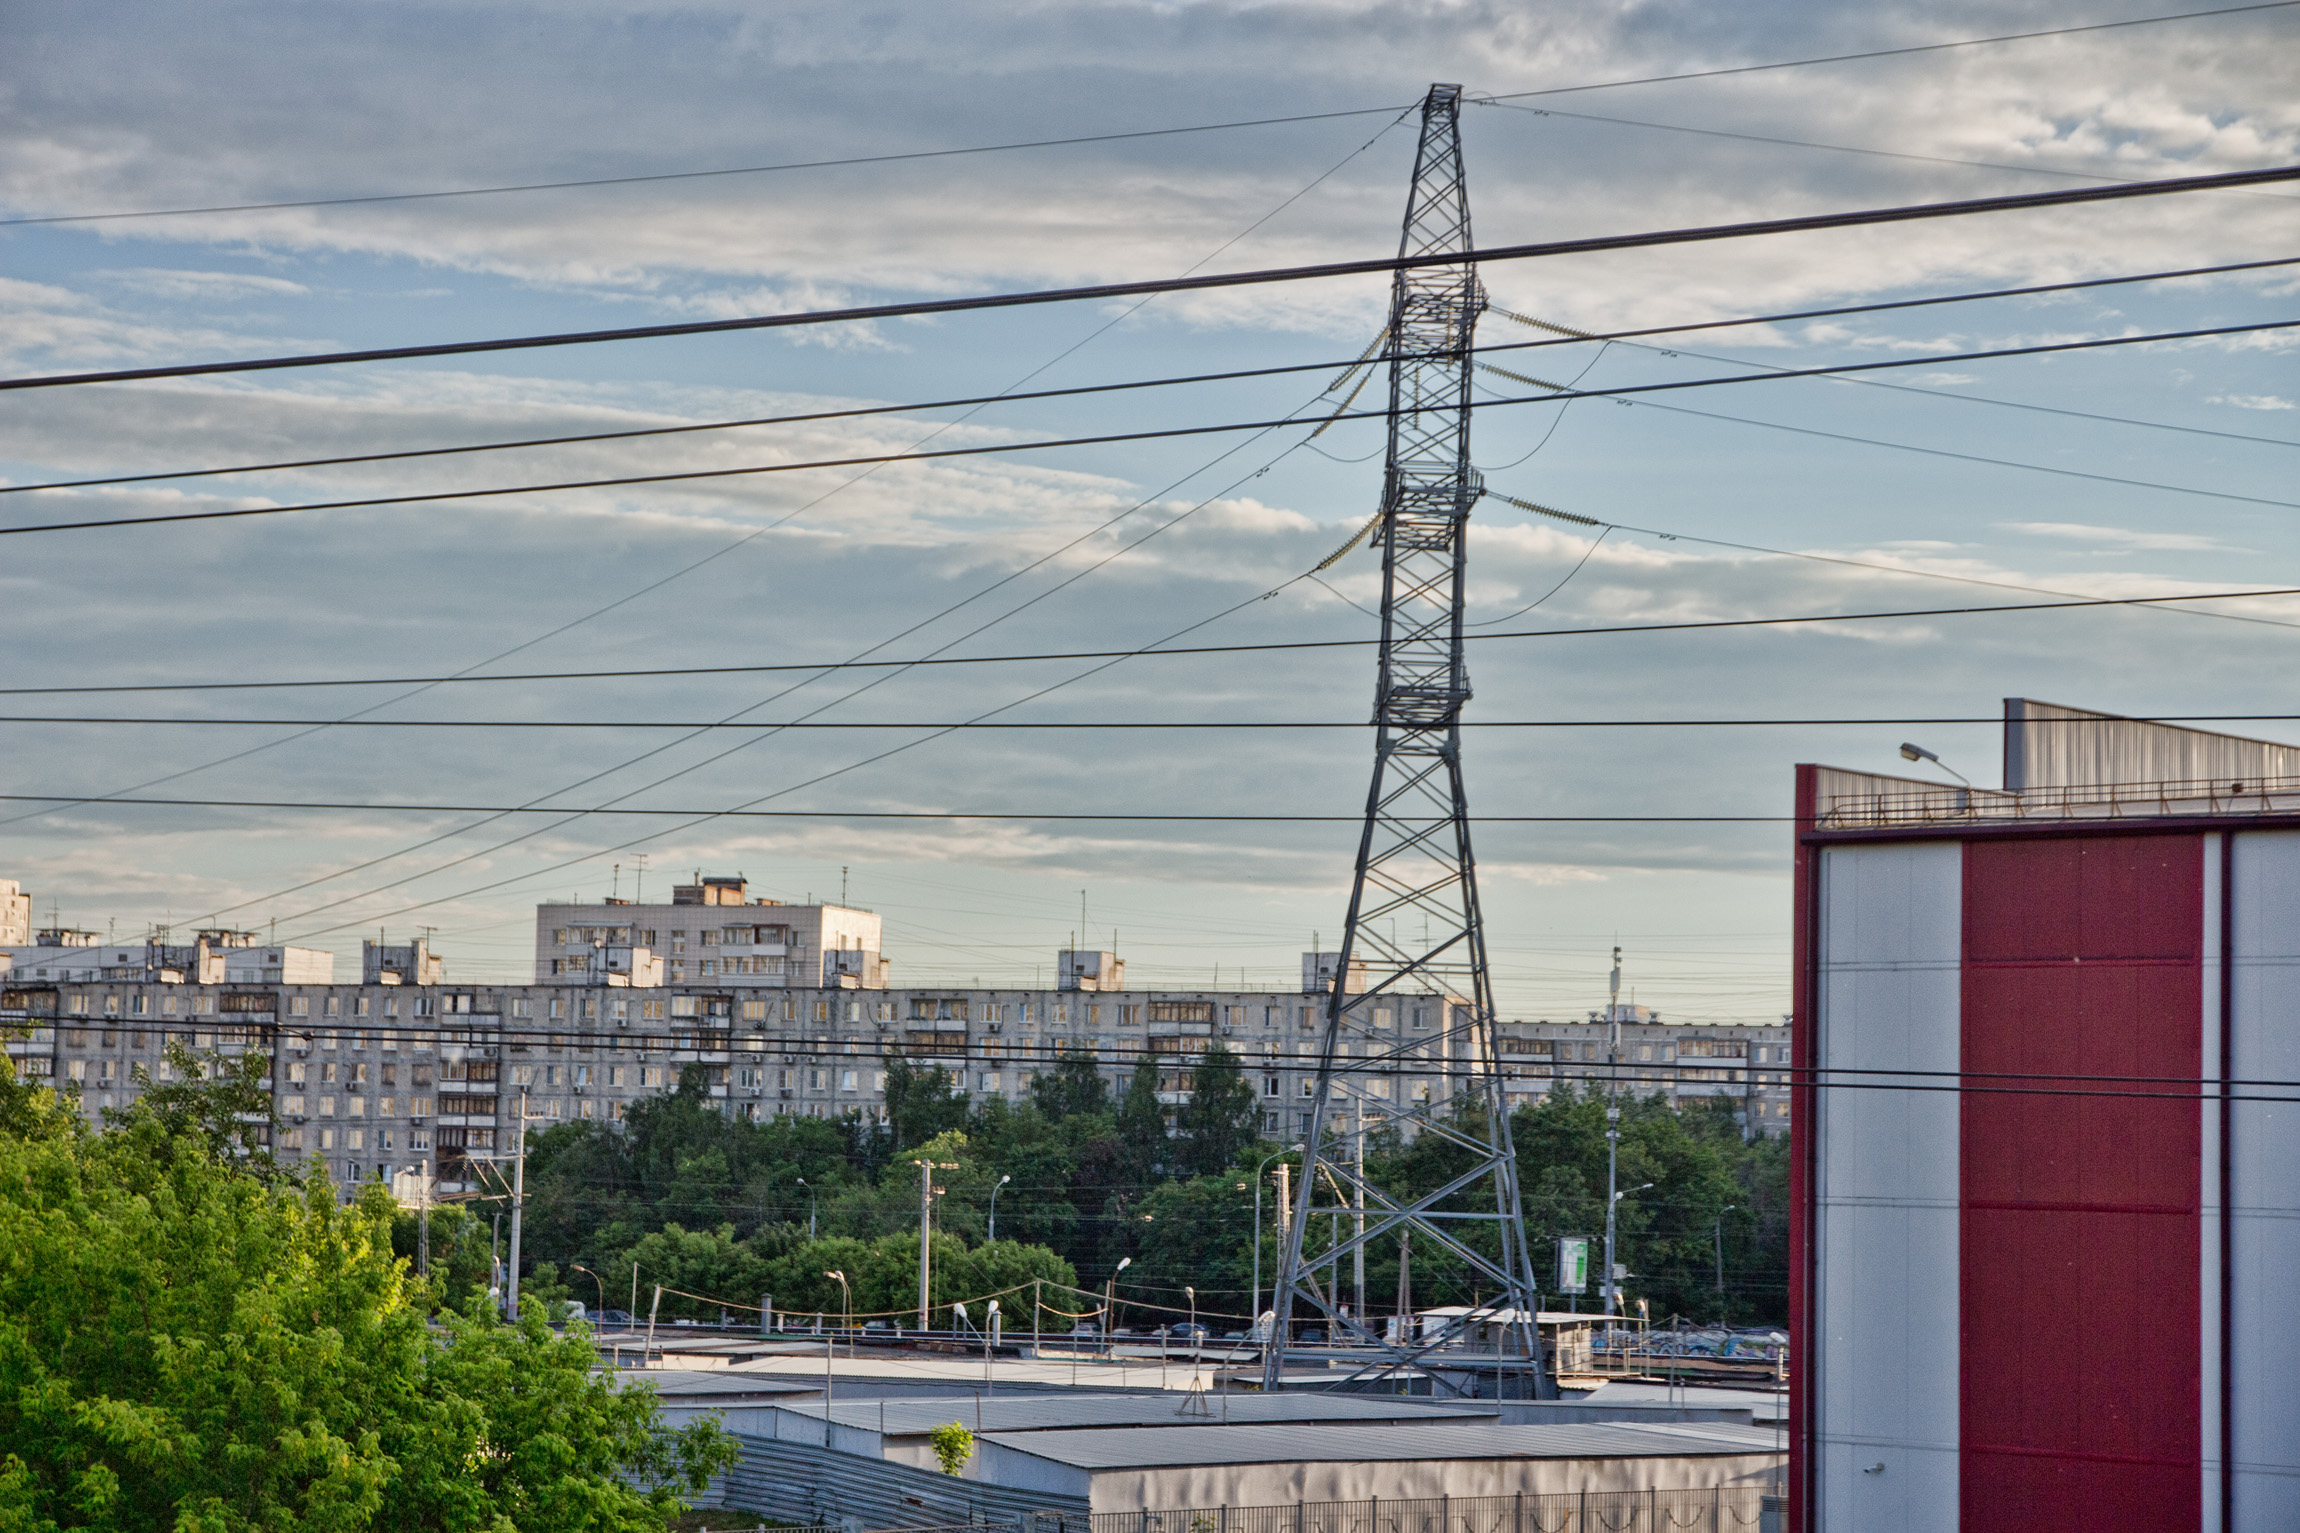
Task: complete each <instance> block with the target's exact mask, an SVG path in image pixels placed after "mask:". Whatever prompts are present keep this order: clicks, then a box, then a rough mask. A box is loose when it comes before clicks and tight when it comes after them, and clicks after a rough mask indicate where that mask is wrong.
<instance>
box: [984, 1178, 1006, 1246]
mask: <svg viewBox="0 0 2300 1533" xmlns="http://www.w3.org/2000/svg"><path fill="white" fill-rule="evenodd" d="M1013 1180H1014V1178H1013V1177H1011V1176H1002V1177H1000V1178H999V1179H998V1180H997V1182H996V1183H994V1184H993V1185H992V1187H991V1189H990V1233H989V1234H988V1235H986V1236H985V1237H984V1238H983V1244H984V1245H989V1244H990V1243H991V1242H992V1241H995V1240H996V1239H998V1189H999V1188H1001V1187H1004V1186H1005V1185H1006V1184H1007V1183H1008V1182H1011V1181H1013Z"/></svg>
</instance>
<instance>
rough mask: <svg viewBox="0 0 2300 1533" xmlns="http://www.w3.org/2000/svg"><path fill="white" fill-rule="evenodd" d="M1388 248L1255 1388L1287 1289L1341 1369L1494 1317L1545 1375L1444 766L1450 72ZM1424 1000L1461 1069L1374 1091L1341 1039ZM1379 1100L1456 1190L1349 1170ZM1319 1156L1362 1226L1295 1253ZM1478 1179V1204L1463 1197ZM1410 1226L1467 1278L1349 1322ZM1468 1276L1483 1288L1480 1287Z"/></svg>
mask: <svg viewBox="0 0 2300 1533" xmlns="http://www.w3.org/2000/svg"><path fill="white" fill-rule="evenodd" d="M1398 248H1399V254H1400V255H1401V256H1405V257H1408V258H1412V257H1435V258H1439V264H1431V265H1419V264H1417V265H1415V266H1412V267H1408V268H1405V269H1402V270H1400V271H1398V272H1397V273H1396V274H1395V276H1394V277H1393V278H1392V282H1391V300H1390V322H1389V328H1388V330H1387V331H1386V348H1387V350H1386V360H1387V361H1388V364H1389V375H1390V395H1389V410H1388V419H1389V443H1388V454H1387V457H1386V459H1385V463H1384V468H1383V477H1382V498H1381V506H1380V510H1379V511H1378V513H1377V514H1376V517H1375V521H1374V524H1373V539H1372V546H1373V547H1375V548H1377V549H1379V550H1380V552H1381V557H1382V606H1381V638H1380V650H1379V657H1378V660H1377V669H1376V679H1375V685H1374V723H1375V726H1376V734H1375V737H1374V771H1373V782H1372V785H1371V786H1370V787H1369V788H1368V790H1367V794H1366V815H1365V824H1364V828H1363V829H1362V830H1361V831H1360V833H1359V839H1358V856H1357V869H1356V874H1355V877H1354V878H1353V880H1352V884H1351V888H1350V904H1349V919H1348V923H1347V924H1346V925H1345V926H1344V927H1343V928H1342V941H1341V949H1340V951H1339V952H1338V953H1337V954H1336V957H1335V963H1334V973H1333V976H1332V979H1331V981H1330V984H1329V988H1328V989H1327V992H1326V1004H1325V1007H1324V1011H1325V1019H1324V1028H1323V1032H1322V1036H1321V1044H1320V1051H1319V1061H1318V1077H1317V1084H1316V1085H1315V1087H1314V1088H1313V1089H1312V1093H1311V1103H1310V1111H1309V1113H1308V1120H1309V1121H1308V1122H1307V1123H1306V1124H1305V1125H1304V1129H1305V1132H1304V1133H1303V1134H1302V1136H1301V1138H1302V1143H1303V1146H1304V1148H1303V1152H1302V1159H1303V1164H1302V1180H1301V1183H1300V1185H1299V1186H1298V1187H1296V1188H1295V1189H1293V1192H1292V1195H1291V1196H1292V1202H1293V1217H1292V1218H1291V1220H1289V1221H1288V1222H1287V1225H1286V1226H1285V1229H1286V1235H1285V1241H1284V1245H1283V1246H1282V1247H1281V1251H1280V1257H1279V1266H1278V1281H1277V1285H1276V1288H1275V1290H1274V1291H1273V1293H1272V1298H1273V1300H1274V1303H1273V1305H1272V1309H1273V1311H1274V1320H1273V1330H1272V1333H1271V1337H1270V1344H1269V1345H1268V1346H1267V1347H1265V1348H1264V1349H1263V1355H1262V1387H1263V1388H1264V1389H1265V1390H1269V1391H1275V1390H1277V1389H1278V1388H1279V1387H1280V1385H1281V1382H1282V1380H1283V1377H1284V1371H1285V1366H1286V1362H1287V1355H1288V1352H1289V1346H1288V1343H1289V1342H1290V1341H1291V1339H1292V1336H1293V1332H1294V1327H1295V1325H1296V1324H1298V1323H1299V1321H1298V1320H1297V1318H1296V1313H1295V1312H1296V1309H1297V1308H1298V1307H1302V1308H1308V1309H1310V1310H1312V1311H1313V1313H1312V1314H1311V1315H1307V1316H1303V1317H1302V1319H1305V1320H1308V1321H1310V1323H1313V1324H1322V1325H1323V1326H1324V1327H1325V1328H1326V1330H1325V1334H1326V1336H1327V1337H1329V1338H1331V1339H1332V1340H1334V1341H1336V1342H1342V1341H1346V1342H1349V1343H1352V1344H1354V1346H1355V1348H1356V1349H1358V1351H1359V1354H1360V1355H1361V1356H1366V1355H1368V1354H1370V1360H1369V1361H1367V1362H1365V1363H1364V1364H1362V1365H1361V1366H1360V1367H1358V1368H1357V1369H1356V1370H1355V1371H1354V1372H1353V1373H1352V1374H1350V1375H1348V1378H1349V1379H1361V1378H1366V1377H1368V1376H1374V1375H1381V1376H1389V1375H1394V1374H1395V1373H1396V1372H1397V1371H1398V1370H1399V1369H1401V1368H1408V1367H1414V1366H1417V1365H1418V1364H1419V1363H1420V1362H1421V1360H1422V1358H1423V1357H1424V1355H1425V1354H1427V1353H1428V1352H1429V1351H1430V1350H1432V1349H1433V1348H1437V1347H1443V1346H1445V1345H1447V1344H1449V1343H1453V1342H1456V1341H1459V1340H1461V1339H1462V1338H1464V1337H1465V1336H1468V1335H1473V1334H1475V1332H1476V1331H1478V1330H1481V1329H1483V1328H1484V1327H1486V1326H1492V1327H1494V1328H1495V1330H1496V1331H1504V1330H1506V1331H1507V1332H1508V1333H1509V1334H1508V1339H1507V1343H1506V1344H1503V1343H1502V1342H1501V1341H1500V1339H1499V1338H1498V1337H1497V1345H1496V1352H1497V1356H1496V1360H1495V1366H1496V1368H1497V1369H1498V1368H1500V1367H1502V1366H1503V1364H1502V1362H1501V1358H1500V1356H1499V1354H1500V1353H1503V1352H1514V1353H1515V1354H1516V1357H1517V1359H1518V1360H1519V1361H1518V1363H1517V1366H1518V1367H1519V1368H1521V1369H1523V1370H1524V1371H1525V1372H1526V1373H1528V1374H1530V1375H1532V1378H1531V1380H1530V1382H1532V1383H1533V1384H1534V1387H1535V1390H1536V1392H1537V1393H1539V1394H1543V1395H1548V1394H1550V1393H1551V1390H1550V1389H1549V1388H1548V1387H1547V1383H1548V1381H1547V1379H1546V1378H1545V1377H1544V1376H1543V1373H1542V1366H1541V1361H1540V1357H1541V1354H1540V1341H1539V1338H1538V1334H1537V1331H1536V1328H1535V1325H1534V1322H1533V1311H1534V1303H1535V1299H1534V1295H1535V1292H1536V1289H1535V1286H1534V1281H1533V1262H1532V1257H1531V1253H1530V1252H1529V1251H1528V1250H1527V1248H1526V1243H1525V1221H1524V1215H1523V1212H1522V1210H1521V1208H1520V1205H1519V1201H1518V1188H1517V1153H1516V1151H1515V1149H1514V1148H1513V1147H1512V1145H1511V1142H1510V1132H1509V1102H1508V1099H1507V1097H1506V1096H1505V1094H1504V1092H1503V1081H1502V1076H1501V1063H1500V1059H1499V1056H1498V1052H1497V1050H1496V1048H1495V1043H1494V1002H1493V981H1492V977H1491V974H1490V973H1489V971H1488V968H1487V962H1486V939H1485V918H1484V915H1483V912H1482V910H1481V908H1480V906H1479V903H1478V893H1477V864H1476V860H1475V858H1474V857H1473V856H1472V855H1471V851H1470V822H1469V806H1468V800H1467V796H1466V793H1465V791H1464V788H1463V784H1462V766H1461V715H1462V710H1463V708H1464V707H1465V706H1466V705H1467V704H1468V702H1469V699H1470V685H1469V672H1468V665H1467V661H1466V658H1465V655H1464V652H1463V644H1462V624H1463V608H1464V601H1465V585H1466V581H1467V577H1468V569H1467V562H1466V561H1467V556H1468V531H1469V516H1470V510H1471V508H1472V507H1473V506H1474V505H1475V504H1476V503H1477V500H1478V497H1479V496H1480V495H1482V494H1483V493H1484V484H1483V481H1482V480H1481V479H1480V477H1479V475H1478V473H1477V470H1476V469H1474V468H1473V467H1471V465H1470V449H1469V431H1470V381H1471V368H1472V365H1473V354H1472V350H1471V348H1472V345H1473V343H1474V337H1475V333H1476V328H1477V317H1478V314H1479V313H1480V311H1482V310H1483V309H1484V308H1485V306H1486V300H1485V291H1484V289H1483V288H1482V287H1481V286H1480V284H1479V282H1478V278H1477V269H1476V266H1475V265H1474V264H1473V262H1472V260H1471V259H1470V257H1471V253H1472V252H1473V251H1474V250H1475V249H1476V246H1475V244H1474V242H1473V241H1472V239H1471V237H1470V221H1469V196H1468V192H1467V190H1466V188H1465V186H1464V183H1463V178H1462V159H1461V87H1460V86H1458V85H1433V86H1431V87H1430V90H1429V94H1428V96H1427V97H1425V98H1424V100H1423V102H1422V108H1421V142H1420V146H1419V148H1418V149H1417V151H1416V153H1415V156H1414V171H1413V180H1412V183H1411V190H1410V192H1409V193H1408V195H1407V200H1406V216H1405V231H1404V234H1403V236H1402V238H1401V239H1400V241H1399V247H1398ZM1445 257H1452V258H1453V259H1452V260H1451V261H1450V262H1449V261H1445V260H1444V258H1445ZM1417 912H1418V913H1420V914H1422V915H1424V916H1426V917H1427V918H1428V920H1429V928H1428V930H1429V935H1428V937H1427V938H1426V939H1424V938H1422V937H1420V935H1419V934H1418V933H1417V934H1416V940H1415V941H1414V942H1412V943H1406V942H1404V941H1402V939H1401V937H1400V935H1399V925H1400V923H1399V922H1398V919H1397V918H1398V916H1399V915H1400V914H1401V913H1403V914H1407V915H1411V914H1414V913H1417ZM1407 929H1408V930H1411V929H1412V928H1411V927H1410V926H1409V927H1408V928H1407ZM1354 965H1363V970H1362V972H1363V974H1364V976H1365V978H1364V982H1363V988H1362V989H1360V990H1358V991H1357V992H1356V993H1352V990H1351V983H1350V977H1351V970H1352V968H1353V966H1354ZM1313 978H1315V976H1313ZM1425 1002H1426V1003H1427V1004H1428V1005H1429V1006H1430V1007H1431V1008H1432V1009H1433V1010H1434V1011H1435V1013H1436V1015H1435V1016H1434V1017H1433V1018H1432V1019H1431V1020H1432V1021H1433V1022H1434V1023H1435V1024H1436V1025H1437V1029H1438V1033H1439V1036H1438V1037H1437V1038H1435V1039H1431V1040H1429V1041H1430V1042H1432V1043H1434V1044H1435V1047H1434V1049H1432V1050H1431V1052H1432V1053H1433V1054H1434V1055H1435V1056H1436V1057H1439V1058H1444V1059H1447V1060H1450V1061H1452V1062H1453V1068H1454V1069H1455V1070H1457V1071H1458V1072H1460V1073H1459V1074H1458V1075H1456V1076H1455V1077H1454V1078H1453V1079H1452V1080H1451V1081H1449V1082H1448V1085H1449V1087H1450V1088H1451V1089H1450V1091H1449V1092H1448V1093H1447V1094H1446V1095H1444V1096H1439V1095H1438V1094H1436V1093H1433V1094H1432V1099H1431V1100H1430V1101H1429V1102H1427V1103H1411V1104H1409V1103H1399V1102H1394V1101H1386V1100H1382V1099H1379V1098H1371V1097H1370V1092H1369V1087H1370V1086H1371V1084H1372V1083H1373V1079H1374V1078H1375V1077H1374V1076H1373V1075H1372V1073H1371V1072H1372V1071H1373V1070H1374V1068H1375V1067H1373V1066H1370V1065H1366V1064H1363V1063H1361V1062H1360V1060H1358V1059H1357V1058H1354V1057H1348V1056H1352V1055H1355V1054H1356V1052H1357V1051H1356V1050H1354V1049H1353V1048H1352V1047H1351V1044H1353V1043H1356V1042H1360V1041H1362V1042H1364V1043H1365V1044H1366V1048H1365V1051H1364V1053H1365V1056H1366V1057H1367V1058H1369V1059H1390V1060H1395V1059H1398V1058H1400V1057H1401V1056H1402V1055H1403V1054H1404V1053H1405V1052H1406V1051H1408V1050H1412V1051H1416V1052H1418V1051H1419V1050H1420V1048H1421V1047H1422V1046H1423V1044H1424V1040H1425V1039H1426V1038H1428V1035H1427V1034H1423V1035H1419V1036H1412V1037H1410V1038H1407V1037H1406V1035H1404V1033H1403V1030H1402V1029H1401V1028H1400V1027H1399V1026H1398V1024H1399V1022H1400V1021H1402V1020H1403V1019H1402V1017H1401V1016H1400V1012H1401V1010H1404V1009H1407V1008H1408V1007H1411V1006H1416V1005H1421V1004H1424V1003H1425ZM1345 1101H1346V1102H1347V1104H1348V1105H1347V1106H1345V1105H1344V1102H1345ZM1401 1109H1403V1111H1401ZM1377 1115H1379V1116H1380V1117H1381V1118H1382V1119H1384V1120H1385V1121H1387V1122H1398V1121H1399V1120H1400V1119H1413V1120H1418V1122H1419V1124H1420V1125H1421V1126H1423V1127H1426V1128H1428V1129H1429V1130H1430V1131H1432V1132H1434V1133H1438V1134H1440V1135H1442V1137H1443V1138H1444V1139H1446V1140H1447V1141H1449V1142H1450V1143H1451V1144H1452V1145H1453V1146H1454V1147H1455V1148H1456V1150H1457V1153H1458V1154H1459V1156H1460V1158H1459V1160H1457V1161H1456V1163H1455V1168H1456V1180H1455V1181H1454V1183H1453V1188H1454V1190H1455V1192H1456V1194H1457V1196H1456V1197H1453V1198H1449V1199H1447V1200H1446V1201H1447V1202H1448V1203H1449V1204H1452V1205H1453V1207H1451V1208H1448V1209H1440V1208H1435V1207H1426V1206H1423V1205H1422V1204H1420V1203H1417V1202H1416V1201H1415V1200H1413V1199H1410V1198H1409V1199H1407V1200H1405V1201H1404V1202H1400V1201H1399V1200H1398V1199H1396V1198H1393V1197H1391V1196H1390V1195H1389V1194H1387V1193H1386V1192H1384V1191H1383V1190H1382V1189H1381V1188H1380V1187H1378V1186H1376V1185H1374V1183H1373V1182H1371V1181H1370V1180H1368V1178H1367V1176H1366V1173H1365V1170H1364V1167H1363V1165H1362V1163H1361V1162H1360V1161H1359V1160H1358V1157H1357V1156H1356V1154H1355V1153H1354V1147H1353V1144H1352V1141H1353V1140H1355V1139H1358V1138H1360V1137H1362V1134H1363V1132H1364V1131H1365V1129H1366V1128H1367V1127H1368V1126H1369V1125H1368V1120H1369V1119H1371V1118H1373V1117H1375V1116H1377ZM1441 1115H1442V1116H1441ZM1337 1123H1339V1124H1346V1125H1348V1126H1349V1127H1350V1128H1352V1129H1354V1130H1355V1132H1354V1133H1343V1134H1333V1135H1332V1142H1330V1143H1329V1142H1328V1139H1329V1134H1331V1133H1332V1130H1331V1129H1330V1128H1329V1125H1330V1124H1337ZM1321 1176H1322V1177H1323V1178H1324V1179H1325V1180H1326V1182H1327V1183H1328V1184H1329V1185H1331V1186H1332V1187H1334V1188H1335V1189H1337V1190H1338V1192H1339V1193H1340V1194H1342V1196H1341V1198H1340V1201H1341V1202H1344V1203H1348V1204H1351V1205H1354V1206H1357V1207H1363V1208H1364V1209H1365V1210H1366V1213H1367V1216H1368V1217H1367V1218H1366V1221H1365V1224H1364V1225H1363V1227H1362V1228H1360V1227H1357V1226H1356V1224H1355V1221H1354V1220H1353V1227H1352V1229H1351V1231H1350V1233H1349V1235H1348V1237H1347V1238H1343V1239H1335V1240H1332V1241H1330V1242H1329V1243H1328V1245H1327V1247H1326V1248H1325V1249H1324V1250H1320V1251H1315V1252H1312V1251H1309V1250H1305V1248H1304V1236H1305V1234H1306V1233H1307V1232H1308V1230H1309V1227H1310V1224H1311V1218H1310V1211H1311V1204H1312V1199H1313V1196H1314V1194H1315V1192H1316V1190H1317V1187H1318V1185H1319V1179H1320V1178H1321ZM1488 1198H1490V1200H1491V1201H1490V1202H1489V1203H1487V1206H1486V1208H1485V1210H1484V1211H1483V1212H1478V1211H1477V1210H1476V1209H1475V1208H1474V1206H1473V1202H1475V1201H1482V1200H1484V1199H1488ZM1464 1221H1469V1222H1466V1223H1465V1222H1464ZM1337 1228H1338V1220H1337ZM1408 1232H1411V1234H1412V1235H1413V1237H1414V1241H1415V1244H1416V1245H1417V1246H1420V1247H1421V1248H1422V1249H1423V1250H1424V1251H1425V1252H1430V1253H1431V1254H1432V1255H1433V1256H1434V1255H1435V1253H1437V1252H1443V1253H1444V1259H1445V1260H1449V1261H1450V1262H1452V1263H1458V1265H1459V1268H1460V1269H1461V1271H1460V1276H1461V1277H1462V1278H1463V1279H1466V1280H1467V1281H1468V1282H1469V1283H1471V1284H1473V1285H1475V1286H1476V1289H1477V1292H1478V1293H1479V1295H1480V1298H1479V1300H1478V1302H1476V1303H1474V1304H1472V1305H1471V1307H1470V1308H1469V1309H1468V1310H1467V1311H1466V1312H1465V1313H1463V1314H1461V1315H1459V1316H1456V1317H1451V1318H1449V1319H1448V1320H1447V1321H1446V1322H1445V1323H1444V1324H1443V1325H1442V1326H1432V1327H1431V1328H1430V1329H1429V1330H1428V1331H1427V1332H1426V1333H1425V1334H1423V1335H1421V1336H1418V1337H1402V1336H1401V1337H1400V1338H1399V1339H1398V1340H1396V1341H1391V1340H1389V1339H1387V1338H1386V1337H1385V1336H1383V1335H1382V1334H1380V1333H1379V1332H1376V1331H1373V1330H1370V1329H1369V1328H1368V1327H1367V1325H1366V1323H1365V1319H1366V1317H1365V1315H1364V1312H1363V1306H1362V1305H1358V1306H1351V1305H1349V1304H1348V1303H1347V1302H1346V1293H1345V1290H1344V1287H1343V1283H1344V1273H1345V1271H1348V1270H1351V1269H1349V1268H1345V1267H1344V1266H1343V1265H1342V1264H1343V1263H1344V1262H1345V1261H1349V1262H1350V1263H1351V1267H1352V1268H1354V1267H1355V1265H1356V1259H1357V1254H1358V1253H1359V1252H1362V1251H1363V1250H1364V1248H1365V1245H1366V1243H1367V1242H1368V1241H1373V1240H1388V1239H1390V1238H1392V1237H1394V1236H1398V1235H1402V1234H1406V1233H1408ZM1487 1232H1491V1233H1490V1235H1489V1234H1488V1233H1487ZM1487 1293H1490V1294H1492V1295H1493V1297H1492V1298H1491V1299H1490V1300H1487V1299H1484V1298H1483V1297H1482V1296H1483V1295H1484V1294H1487ZM1431 1377H1432V1379H1433V1382H1434V1383H1435V1386H1436V1387H1437V1388H1440V1389H1443V1390H1446V1391H1447V1392H1448V1393H1459V1392H1461V1390H1462V1388H1463V1386H1462V1385H1460V1384H1458V1383H1453V1382H1450V1381H1447V1380H1446V1378H1445V1375H1444V1374H1443V1373H1438V1372H1433V1373H1432V1374H1431ZM1323 1382H1324V1381H1321V1383H1323ZM1336 1383H1338V1384H1339V1385H1340V1387H1343V1388H1347V1387H1348V1384H1347V1382H1346V1381H1336ZM1325 1387H1328V1388H1331V1387H1335V1385H1334V1384H1326V1385H1325Z"/></svg>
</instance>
